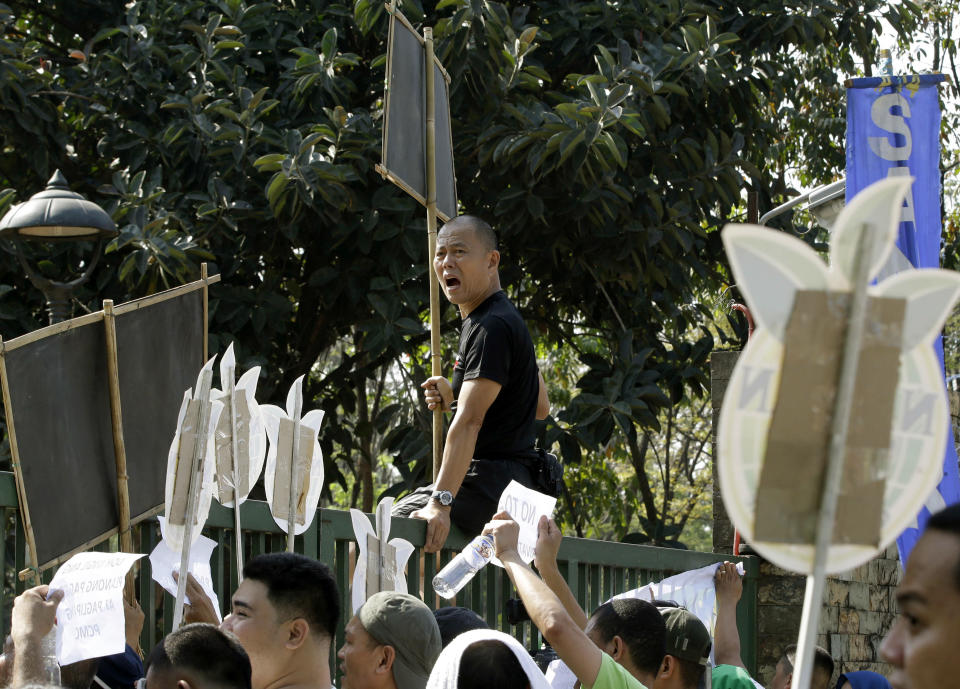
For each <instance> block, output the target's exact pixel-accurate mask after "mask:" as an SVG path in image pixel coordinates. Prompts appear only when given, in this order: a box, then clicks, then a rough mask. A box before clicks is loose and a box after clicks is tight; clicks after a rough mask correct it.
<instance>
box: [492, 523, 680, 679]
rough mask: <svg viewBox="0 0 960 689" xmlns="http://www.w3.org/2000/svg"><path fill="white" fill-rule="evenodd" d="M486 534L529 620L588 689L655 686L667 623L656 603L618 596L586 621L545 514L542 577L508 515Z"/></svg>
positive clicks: (556, 531)
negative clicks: (559, 565)
mask: <svg viewBox="0 0 960 689" xmlns="http://www.w3.org/2000/svg"><path fill="white" fill-rule="evenodd" d="M484 533H490V534H493V538H494V546H495V549H496V554H497V557H498V558H500V561H501V562H502V563H503V566H504V569H506V570H507V574H508V575H509V576H510V580H511V581H512V582H513V585H514V586H515V587H516V589H517V592H518V593H519V594H520V598H521V599H522V600H523V604H524V607H525V608H526V610H527V613H528V614H529V615H530V619H531V620H533V623H534V624H535V625H536V626H537V628H538V629H539V630H540V632H541V633H542V634H543V636H544V638H545V639H546V640H547V641H548V642H549V643H550V645H551V646H552V647H553V649H554V650H555V651H556V652H557V655H558V656H559V657H560V659H561V660H563V662H565V663H566V664H567V666H568V667H569V668H570V670H571V671H572V672H573V674H574V675H576V676H577V679H579V680H580V683H581V685H582V686H583V687H584V689H638V688H639V687H644V688H646V687H653V682H654V679H655V678H656V676H657V673H658V672H659V670H660V666H661V664H662V663H663V657H664V655H665V652H666V626H665V624H664V621H663V618H662V617H661V615H660V612H659V611H658V610H657V608H656V607H655V606H653V605H652V604H651V603H648V602H647V601H642V600H637V599H620V600H614V601H610V602H608V603H604V604H603V605H601V606H600V607H599V608H597V610H596V611H595V612H594V614H593V615H592V616H591V617H590V619H589V620H587V619H586V615H584V613H583V610H581V609H580V606H579V604H578V603H577V601H576V599H575V598H574V596H573V593H572V592H571V591H570V589H569V587H567V585H566V582H563V578H562V577H560V575H559V571H557V570H556V547H558V546H559V543H560V539H561V538H562V535H561V534H560V530H559V529H558V528H557V525H556V523H554V521H553V520H552V519H547V518H546V517H544V518H542V519H541V520H540V524H539V533H538V538H537V548H536V555H535V562H536V565H537V569H538V570H540V572H541V574H542V575H543V577H544V578H543V579H541V578H540V577H539V576H537V574H536V573H535V572H534V571H533V570H532V569H531V568H530V566H529V565H528V564H526V563H525V562H524V561H523V560H522V559H521V558H520V554H519V553H518V552H517V538H518V536H519V526H518V525H517V523H516V522H515V521H513V520H512V519H511V518H510V515H509V514H507V513H506V512H500V513H499V514H497V515H494V520H493V521H492V522H490V523H489V524H487V526H486V527H485V528H484ZM548 553H552V557H551V555H550V554H548ZM551 561H552V562H553V568H551V567H550V562H551ZM557 579H559V582H563V585H562V586H560V585H559V582H558V581H557ZM547 582H549V583H547ZM561 598H562V599H563V600H561ZM591 642H592V643H591Z"/></svg>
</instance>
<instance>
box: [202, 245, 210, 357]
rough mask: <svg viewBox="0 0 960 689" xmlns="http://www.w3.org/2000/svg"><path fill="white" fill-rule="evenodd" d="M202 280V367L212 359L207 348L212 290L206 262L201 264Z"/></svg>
mask: <svg viewBox="0 0 960 689" xmlns="http://www.w3.org/2000/svg"><path fill="white" fill-rule="evenodd" d="M200 280H202V281H203V287H202V288H201V289H202V290H203V359H202V360H201V361H200V365H201V366H203V365H204V364H206V363H207V360H208V359H209V358H210V357H209V355H208V354H207V347H208V344H209V343H208V342H207V338H208V337H209V336H210V325H209V323H208V321H209V320H210V316H209V314H208V309H209V306H208V304H209V301H208V300H209V298H210V296H209V292H210V290H209V289H208V288H207V262H206V261H204V262H203V263H201V264H200Z"/></svg>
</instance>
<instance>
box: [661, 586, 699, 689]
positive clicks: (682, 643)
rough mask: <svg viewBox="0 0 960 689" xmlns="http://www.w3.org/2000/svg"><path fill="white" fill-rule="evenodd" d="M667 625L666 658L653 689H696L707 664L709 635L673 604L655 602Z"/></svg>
mask: <svg viewBox="0 0 960 689" xmlns="http://www.w3.org/2000/svg"><path fill="white" fill-rule="evenodd" d="M654 605H656V606H657V609H659V610H660V614H661V615H662V616H663V621H664V622H665V623H666V625H667V655H666V656H664V658H663V664H662V665H661V666H660V672H659V673H657V677H656V679H655V680H654V682H653V689H697V687H699V686H701V682H703V680H704V675H705V671H706V669H707V666H708V665H709V663H710V647H711V646H712V645H713V644H712V642H711V640H710V632H708V631H707V628H706V627H705V626H704V624H703V622H701V621H700V618H698V617H697V616H696V615H694V614H693V613H692V612H690V611H689V610H687V609H686V608H681V607H679V606H677V605H676V604H668V603H664V602H662V601H654Z"/></svg>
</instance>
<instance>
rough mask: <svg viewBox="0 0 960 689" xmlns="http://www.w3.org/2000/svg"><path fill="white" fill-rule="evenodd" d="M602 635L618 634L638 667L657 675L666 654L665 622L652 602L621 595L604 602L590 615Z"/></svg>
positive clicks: (607, 637) (601, 636) (604, 638)
mask: <svg viewBox="0 0 960 689" xmlns="http://www.w3.org/2000/svg"><path fill="white" fill-rule="evenodd" d="M590 619H591V622H592V623H593V628H594V629H595V630H596V631H597V632H598V633H599V635H600V638H601V639H602V640H603V641H604V642H605V643H607V642H609V641H610V640H612V639H613V637H615V636H619V637H620V638H621V639H623V642H624V643H625V644H626V647H627V652H628V653H629V655H630V660H631V662H632V663H633V664H634V666H635V667H636V668H637V670H638V671H640V672H644V673H649V674H653V675H656V673H657V671H658V670H659V669H660V664H661V663H662V662H663V656H665V655H666V633H667V630H666V625H665V623H664V621H663V617H662V616H661V615H660V611H659V610H657V608H656V606H654V605H653V604H652V603H648V602H647V601H645V600H640V599H637V598H618V599H615V600H612V601H608V602H606V603H604V604H603V605H601V606H600V607H599V608H597V609H596V611H595V612H594V613H593V616H592V617H591V618H590Z"/></svg>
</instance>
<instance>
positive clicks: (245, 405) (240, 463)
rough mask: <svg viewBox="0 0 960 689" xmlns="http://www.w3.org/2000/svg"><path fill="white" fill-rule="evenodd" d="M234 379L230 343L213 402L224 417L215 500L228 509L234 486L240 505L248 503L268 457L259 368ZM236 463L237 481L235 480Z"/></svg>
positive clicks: (220, 426)
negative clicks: (219, 404)
mask: <svg viewBox="0 0 960 689" xmlns="http://www.w3.org/2000/svg"><path fill="white" fill-rule="evenodd" d="M235 375H236V359H235V357H234V353H233V343H231V344H230V346H229V347H227V351H226V352H224V354H223V356H222V357H221V358H220V386H221V388H220V389H219V390H214V391H213V393H212V396H213V398H214V399H216V400H219V401H222V402H223V403H224V413H223V414H221V416H220V422H219V423H218V424H217V431H216V443H217V448H216V473H217V493H216V495H215V497H216V498H217V500H218V501H219V502H220V504H221V505H224V506H226V507H233V503H234V486H236V488H237V493H238V495H239V502H240V503H243V501H244V500H246V499H247V496H248V495H249V494H250V490H251V488H253V486H254V484H255V483H256V482H257V478H258V477H259V476H260V472H261V471H263V463H264V459H265V458H266V453H267V437H266V431H265V429H264V426H263V415H262V414H261V412H260V405H258V404H257V400H256V392H257V379H258V378H259V376H260V367H259V366H255V367H253V368H251V369H250V370H249V371H247V372H246V373H244V374H243V375H242V376H241V377H240V380H238V381H237V382H236V384H234V382H233V380H234V377H235ZM235 432H236V433H235ZM235 452H236V457H234V453H235ZM235 463H236V473H237V478H234V464H235Z"/></svg>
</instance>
